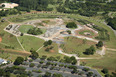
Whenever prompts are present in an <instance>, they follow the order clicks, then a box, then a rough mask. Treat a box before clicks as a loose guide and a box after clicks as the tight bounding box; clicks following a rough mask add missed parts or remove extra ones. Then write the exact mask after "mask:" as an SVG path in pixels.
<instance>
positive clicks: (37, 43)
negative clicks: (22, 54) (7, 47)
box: [18, 36, 44, 51]
mask: <svg viewBox="0 0 116 77" xmlns="http://www.w3.org/2000/svg"><path fill="white" fill-rule="evenodd" d="M18 38H19V40H20V42H21V44H22V45H23V47H24V48H25V50H26V51H30V49H31V48H33V49H34V50H37V49H39V48H40V47H41V46H43V43H44V40H42V39H39V38H36V37H33V36H21V37H18Z"/></svg>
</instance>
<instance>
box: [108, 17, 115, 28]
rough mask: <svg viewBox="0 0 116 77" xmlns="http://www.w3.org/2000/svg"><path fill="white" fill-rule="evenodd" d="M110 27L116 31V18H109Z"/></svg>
mask: <svg viewBox="0 0 116 77" xmlns="http://www.w3.org/2000/svg"><path fill="white" fill-rule="evenodd" d="M107 22H108V25H109V26H111V27H112V28H113V29H114V30H116V17H115V18H109V19H108V20H107Z"/></svg>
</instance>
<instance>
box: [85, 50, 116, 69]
mask: <svg viewBox="0 0 116 77" xmlns="http://www.w3.org/2000/svg"><path fill="white" fill-rule="evenodd" d="M83 61H84V62H85V63H87V64H86V65H87V66H90V67H92V68H97V69H103V68H107V69H109V70H110V71H115V70H116V52H115V51H107V52H106V55H105V56H103V57H101V58H100V59H90V60H83Z"/></svg>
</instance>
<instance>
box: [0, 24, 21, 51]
mask: <svg viewBox="0 0 116 77" xmlns="http://www.w3.org/2000/svg"><path fill="white" fill-rule="evenodd" d="M7 25H8V22H0V36H1V37H2V42H1V43H0V47H2V48H5V46H6V45H7V46H11V47H14V50H22V48H21V46H20V45H19V43H18V42H17V39H16V37H15V36H13V35H12V34H9V33H7V32H5V31H4V30H3V29H4V28H5V27H6V26H7Z"/></svg>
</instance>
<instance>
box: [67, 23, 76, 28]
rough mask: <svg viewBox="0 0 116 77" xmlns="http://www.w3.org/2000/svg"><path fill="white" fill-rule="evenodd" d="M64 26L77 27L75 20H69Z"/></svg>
mask: <svg viewBox="0 0 116 77" xmlns="http://www.w3.org/2000/svg"><path fill="white" fill-rule="evenodd" d="M66 27H67V28H77V25H76V23H75V22H69V23H67V25H66Z"/></svg>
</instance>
